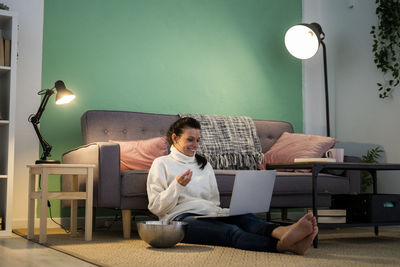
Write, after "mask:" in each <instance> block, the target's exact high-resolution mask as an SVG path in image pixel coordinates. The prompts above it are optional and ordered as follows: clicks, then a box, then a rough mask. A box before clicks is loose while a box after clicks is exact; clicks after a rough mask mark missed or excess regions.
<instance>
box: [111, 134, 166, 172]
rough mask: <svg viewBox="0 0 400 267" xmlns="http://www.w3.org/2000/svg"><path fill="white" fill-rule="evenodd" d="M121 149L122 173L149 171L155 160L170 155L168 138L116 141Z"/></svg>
mask: <svg viewBox="0 0 400 267" xmlns="http://www.w3.org/2000/svg"><path fill="white" fill-rule="evenodd" d="M109 142H113V143H118V144H119V147H120V159H121V171H129V170H148V169H150V167H151V164H152V163H153V161H154V159H156V158H158V157H160V156H164V155H167V154H168V147H167V138H166V137H165V136H164V137H155V138H151V139H146V140H132V141H114V140H109Z"/></svg>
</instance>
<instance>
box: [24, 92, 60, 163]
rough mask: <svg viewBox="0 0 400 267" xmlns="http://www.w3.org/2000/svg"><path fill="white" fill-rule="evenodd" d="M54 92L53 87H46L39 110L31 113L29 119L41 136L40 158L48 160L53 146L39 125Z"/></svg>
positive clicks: (39, 136)
mask: <svg viewBox="0 0 400 267" xmlns="http://www.w3.org/2000/svg"><path fill="white" fill-rule="evenodd" d="M39 94H40V92H39ZM52 94H54V91H53V90H52V89H46V90H45V95H44V97H43V99H42V101H41V103H40V106H39V109H38V111H37V112H36V114H34V115H31V116H30V117H29V121H30V122H31V123H32V125H33V128H34V129H35V132H36V135H37V136H38V138H39V142H40V145H41V146H42V148H43V154H42V157H41V158H40V159H41V160H46V158H47V157H48V156H50V151H51V149H52V146H51V145H50V144H49V143H47V141H46V140H45V139H44V138H43V136H42V134H41V132H40V130H39V127H38V124H40V118H41V117H42V114H43V112H44V109H45V108H46V105H47V102H48V101H49V98H50V96H51V95H52Z"/></svg>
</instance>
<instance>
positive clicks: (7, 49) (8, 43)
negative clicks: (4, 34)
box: [4, 40, 11, 67]
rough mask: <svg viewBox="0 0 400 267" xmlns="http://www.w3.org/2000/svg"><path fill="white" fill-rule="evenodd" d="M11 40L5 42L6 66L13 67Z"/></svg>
mask: <svg viewBox="0 0 400 267" xmlns="http://www.w3.org/2000/svg"><path fill="white" fill-rule="evenodd" d="M10 61H11V40H4V66H7V67H10V66H11V62H10Z"/></svg>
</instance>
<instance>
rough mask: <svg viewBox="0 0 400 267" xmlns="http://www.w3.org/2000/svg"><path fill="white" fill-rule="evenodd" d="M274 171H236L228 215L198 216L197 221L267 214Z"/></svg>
mask: <svg viewBox="0 0 400 267" xmlns="http://www.w3.org/2000/svg"><path fill="white" fill-rule="evenodd" d="M275 176H276V171H274V170H272V171H237V173H236V176H235V181H234V183H233V190H232V197H231V203H230V205H229V213H220V214H211V215H199V216H195V218H197V219H202V218H215V217H229V216H235V215H242V214H246V213H259V212H268V211H269V206H270V204H271V198H272V192H273V190H274V184H275Z"/></svg>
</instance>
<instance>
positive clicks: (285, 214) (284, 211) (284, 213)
mask: <svg viewBox="0 0 400 267" xmlns="http://www.w3.org/2000/svg"><path fill="white" fill-rule="evenodd" d="M281 217H282V221H286V220H287V219H288V209H287V208H282V209H281Z"/></svg>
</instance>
